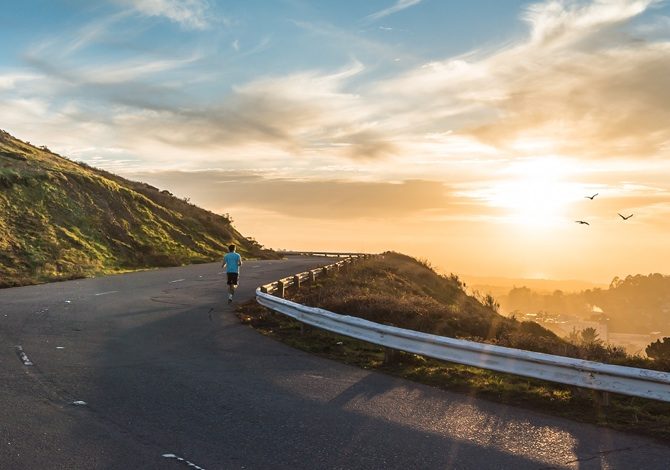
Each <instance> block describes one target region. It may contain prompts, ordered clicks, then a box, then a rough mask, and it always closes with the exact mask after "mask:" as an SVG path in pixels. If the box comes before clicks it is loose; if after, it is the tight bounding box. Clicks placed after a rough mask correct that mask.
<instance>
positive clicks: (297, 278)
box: [293, 275, 300, 289]
mask: <svg viewBox="0 0 670 470" xmlns="http://www.w3.org/2000/svg"><path fill="white" fill-rule="evenodd" d="M293 285H294V286H295V288H296V289H300V276H298V275H295V276H293Z"/></svg>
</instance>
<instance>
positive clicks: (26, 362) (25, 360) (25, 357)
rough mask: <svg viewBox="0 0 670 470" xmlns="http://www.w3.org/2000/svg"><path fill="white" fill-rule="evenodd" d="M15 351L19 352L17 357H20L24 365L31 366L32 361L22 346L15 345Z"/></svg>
mask: <svg viewBox="0 0 670 470" xmlns="http://www.w3.org/2000/svg"><path fill="white" fill-rule="evenodd" d="M16 351H17V352H18V353H19V357H20V358H21V362H23V365H24V366H32V365H33V363H32V361H31V360H30V359H28V355H27V354H26V353H25V352H24V351H23V347H22V346H17V347H16Z"/></svg>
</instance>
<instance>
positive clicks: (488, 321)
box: [238, 253, 670, 440]
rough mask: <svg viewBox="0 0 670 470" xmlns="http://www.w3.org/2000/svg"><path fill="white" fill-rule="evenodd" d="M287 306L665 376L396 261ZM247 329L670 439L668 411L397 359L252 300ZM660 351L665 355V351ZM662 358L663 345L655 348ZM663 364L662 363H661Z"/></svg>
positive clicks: (306, 291)
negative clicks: (302, 306) (606, 403)
mask: <svg viewBox="0 0 670 470" xmlns="http://www.w3.org/2000/svg"><path fill="white" fill-rule="evenodd" d="M288 295H289V297H290V298H291V300H294V301H296V302H299V303H302V304H305V305H311V306H315V307H321V308H324V309H327V310H330V311H333V312H337V313H342V314H347V315H353V316H359V317H362V318H366V319H368V320H371V321H374V322H378V323H382V324H388V325H393V326H398V327H401V328H408V329H413V330H418V331H423V332H427V333H433V334H438V335H442V336H450V337H455V338H461V339H469V340H474V341H480V342H487V343H492V344H497V345H500V346H506V347H513V348H520V349H527V350H532V351H538V352H544V353H549V354H559V355H567V356H572V357H578V358H583V359H589V360H596V361H599V362H610V363H614V364H621V365H629V366H634V367H644V368H653V369H658V370H669V367H668V366H669V364H668V363H667V362H666V361H665V360H663V359H657V360H654V359H649V358H641V357H633V356H629V355H627V354H626V353H625V352H624V351H623V349H621V348H616V347H611V346H609V345H606V344H604V343H603V342H601V341H599V340H598V338H597V335H593V334H591V333H592V332H588V331H586V332H581V334H579V335H577V336H576V337H574V338H572V341H568V340H566V339H562V338H559V337H558V336H556V335H555V334H554V333H552V332H550V331H549V330H546V329H544V328H543V327H541V326H540V325H538V324H536V323H533V322H523V321H518V320H516V319H514V318H506V317H503V316H501V315H499V314H498V313H497V312H496V309H497V304H496V302H495V300H494V299H492V298H488V297H484V298H481V299H478V298H475V297H472V296H469V295H468V294H467V293H466V292H465V290H464V285H463V283H462V282H461V281H460V280H459V278H458V276H456V275H453V274H452V275H449V276H442V275H439V274H437V273H436V272H435V271H433V270H432V269H431V268H430V265H429V264H428V263H427V262H422V261H417V260H415V259H413V258H410V257H408V256H405V255H401V254H398V253H386V254H385V255H384V256H382V257H379V258H373V259H369V260H365V261H360V262H358V263H355V264H353V265H351V266H349V267H347V269H346V271H344V272H342V273H333V274H332V275H330V276H329V277H328V278H327V279H321V280H319V282H318V283H317V284H316V285H314V286H304V287H303V288H301V289H300V290H298V291H292V292H291V291H289V293H288ZM238 316H239V318H240V319H241V320H242V322H244V323H247V324H249V325H251V326H252V327H254V328H256V329H258V330H259V331H261V332H262V333H263V334H266V335H268V336H271V337H274V338H276V339H278V340H280V341H283V342H285V343H287V344H289V345H291V346H293V347H297V348H299V349H302V350H305V351H308V352H310V353H313V354H317V355H321V356H324V357H328V358H330V359H335V360H339V361H342V362H345V363H348V364H352V365H357V366H359V367H363V368H366V369H373V370H379V371H382V372H385V373H389V374H392V375H397V376H400V377H404V378H408V379H411V380H415V381H418V382H422V383H425V384H428V385H433V386H437V387H441V388H444V389H448V390H454V391H458V392H462V393H467V394H468V395H472V396H476V397H482V398H486V399H490V400H493V401H498V402H501V403H506V404H511V405H515V406H516V405H518V406H525V407H531V408H533V409H537V410H541V411H545V412H549V413H552V414H556V415H559V416H563V417H567V418H571V419H575V420H578V421H584V422H589V423H594V424H599V425H605V426H609V427H612V428H615V429H620V430H626V431H633V432H637V433H641V434H646V435H651V436H654V437H658V438H662V439H665V440H668V439H670V404H667V403H662V402H656V401H653V400H646V399H641V398H632V397H624V396H618V395H611V400H610V404H609V406H604V405H603V404H602V403H601V401H600V400H599V399H598V398H597V396H596V394H594V393H592V392H591V391H588V390H584V389H579V388H577V387H571V386H563V385H560V384H554V383H551V382H544V381H540V380H534V379H527V378H523V377H517V376H513V375H508V374H502V373H496V372H490V371H486V370H483V369H478V368H475V367H469V366H463V365H459V364H452V363H446V362H442V361H437V360H433V359H429V358H426V357H423V356H420V355H416V354H409V353H403V352H393V353H391V354H389V352H388V351H384V349H383V348H381V347H378V346H376V345H372V344H369V343H365V342H362V341H358V340H354V339H350V338H346V337H342V336H339V335H335V334H332V333H328V332H325V331H321V330H318V329H313V328H305V329H304V333H301V327H300V323H298V322H297V321H294V320H292V319H290V318H288V317H285V316H283V315H280V314H276V313H274V312H272V311H270V310H268V309H266V308H264V307H261V306H259V305H258V304H256V303H254V302H249V303H247V304H244V305H242V306H240V308H239V309H238ZM661 348H663V349H661ZM658 349H659V351H662V352H664V351H665V349H664V345H660V346H658ZM659 357H660V356H659Z"/></svg>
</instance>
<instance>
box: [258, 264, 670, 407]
mask: <svg viewBox="0 0 670 470" xmlns="http://www.w3.org/2000/svg"><path fill="white" fill-rule="evenodd" d="M349 262H351V260H350V259H349V260H347V259H345V260H342V261H340V262H338V263H335V265H330V266H326V267H324V268H319V269H313V270H311V271H306V272H304V273H300V274H297V275H295V276H291V277H287V278H284V279H280V280H279V281H276V282H273V283H270V284H266V285H264V286H261V287H259V288H258V289H257V290H256V301H257V302H258V303H259V304H261V305H263V306H265V307H267V308H269V309H271V310H274V311H276V312H279V313H282V314H284V315H287V316H289V317H291V318H294V319H296V320H298V321H300V322H302V323H305V324H308V325H312V326H315V327H317V328H322V329H324V330H328V331H331V332H333V333H337V334H341V335H344V336H349V337H351V338H356V339H360V340H363V341H367V342H369V343H373V344H377V345H379V346H384V347H387V348H392V349H397V350H401V351H406V352H411V353H415V354H421V355H423V356H428V357H432V358H434V359H440V360H444V361H449V362H455V363H458V364H465V365H470V366H475V367H480V368H483V369H488V370H494V371H497V372H505V373H509V374H515V375H520V376H524V377H532V378H535V379H542V380H548V381H550V382H557V383H562V384H566V385H573V386H577V387H583V388H588V389H592V390H598V391H601V392H612V393H618V394H622V395H629V396H636V397H642V398H651V399H653V400H660V401H665V402H670V373H667V372H660V371H654V370H648V369H639V368H635V367H625V366H617V365H612V364H602V363H599V362H593V361H586V360H582V359H575V358H571V357H565V356H554V355H551V354H544V353H538V352H533V351H524V350H521V349H512V348H505V347H502V346H496V345H492V344H485V343H477V342H474V341H466V340H461V339H455V338H448V337H444V336H438V335H432V334H429V333H422V332H419V331H413V330H407V329H403V328H397V327H393V326H387V325H381V324H379V323H374V322H371V321H369V320H365V319H363V318H358V317H352V316H348V315H340V314H337V313H333V312H329V311H327V310H323V309H320V308H315V307H307V306H305V305H301V304H298V303H295V302H291V301H289V300H285V299H283V298H281V297H283V296H284V293H285V289H286V287H288V286H296V287H299V285H300V283H301V282H302V281H305V280H308V279H309V280H311V281H312V282H313V281H314V280H315V277H314V276H317V275H318V274H320V273H322V274H325V275H327V274H328V270H329V269H330V270H332V269H340V268H341V267H342V266H344V265H345V264H346V263H349ZM335 266H338V267H335ZM273 293H275V294H278V295H279V297H278V296H276V295H272V294H273Z"/></svg>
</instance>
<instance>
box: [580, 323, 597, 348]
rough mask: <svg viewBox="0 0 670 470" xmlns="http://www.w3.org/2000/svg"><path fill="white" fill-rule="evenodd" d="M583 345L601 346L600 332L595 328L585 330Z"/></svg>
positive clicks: (582, 334)
mask: <svg viewBox="0 0 670 470" xmlns="http://www.w3.org/2000/svg"><path fill="white" fill-rule="evenodd" d="M581 337H582V338H581V339H582V343H583V344H584V345H591V344H600V343H602V340H601V339H600V338H598V332H597V331H596V329H595V328H592V327H589V328H584V329H583V330H582V333H581Z"/></svg>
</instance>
